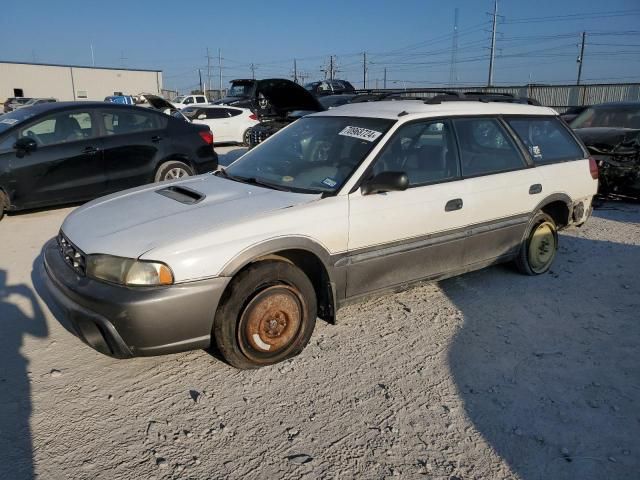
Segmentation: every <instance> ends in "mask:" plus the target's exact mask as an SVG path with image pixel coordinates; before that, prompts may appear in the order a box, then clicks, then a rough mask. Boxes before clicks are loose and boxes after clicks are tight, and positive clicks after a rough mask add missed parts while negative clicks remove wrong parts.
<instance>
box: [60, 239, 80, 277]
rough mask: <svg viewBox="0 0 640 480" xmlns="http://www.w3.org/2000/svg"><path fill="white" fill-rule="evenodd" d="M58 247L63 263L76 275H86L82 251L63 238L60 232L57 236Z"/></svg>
mask: <svg viewBox="0 0 640 480" xmlns="http://www.w3.org/2000/svg"><path fill="white" fill-rule="evenodd" d="M57 240H58V247H59V248H60V253H62V258H64V261H65V262H66V263H67V264H68V265H69V266H70V267H71V268H73V270H75V272H76V273H78V274H80V275H82V276H84V275H85V274H86V265H87V264H86V257H85V254H84V253H82V251H81V250H80V249H79V248H77V247H76V246H75V245H74V244H73V243H71V242H70V241H69V239H68V238H67V237H65V235H64V233H62V230H61V231H60V233H59V234H58V238H57Z"/></svg>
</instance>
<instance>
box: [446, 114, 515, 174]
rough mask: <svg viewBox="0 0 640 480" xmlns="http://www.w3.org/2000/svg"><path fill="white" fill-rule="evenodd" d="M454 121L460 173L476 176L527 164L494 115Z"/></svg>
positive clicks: (513, 168)
mask: <svg viewBox="0 0 640 480" xmlns="http://www.w3.org/2000/svg"><path fill="white" fill-rule="evenodd" d="M453 124H454V126H455V129H456V133H457V135H458V142H459V143H460V161H461V163H462V175H463V176H465V177H475V176H478V175H489V174H491V173H498V172H506V171H509V170H517V169H519V168H524V167H525V166H526V164H525V162H524V159H523V158H522V155H521V154H520V152H519V151H518V148H517V147H516V145H515V142H514V141H513V139H512V138H511V136H510V135H509V134H508V133H507V131H506V130H505V129H504V127H503V126H502V125H501V124H500V122H499V121H498V120H497V119H495V118H459V119H455V120H453Z"/></svg>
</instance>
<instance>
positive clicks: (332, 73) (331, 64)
mask: <svg viewBox="0 0 640 480" xmlns="http://www.w3.org/2000/svg"><path fill="white" fill-rule="evenodd" d="M334 68H335V67H334V65H333V55H331V56H330V57H329V80H333V76H334V75H335V72H334Z"/></svg>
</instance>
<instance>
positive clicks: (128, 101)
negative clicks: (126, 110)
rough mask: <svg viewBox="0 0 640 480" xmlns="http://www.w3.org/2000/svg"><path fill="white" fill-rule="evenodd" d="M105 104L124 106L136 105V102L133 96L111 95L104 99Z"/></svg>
mask: <svg viewBox="0 0 640 480" xmlns="http://www.w3.org/2000/svg"><path fill="white" fill-rule="evenodd" d="M104 101H105V102H109V103H120V104H122V105H135V104H136V101H135V99H134V98H133V97H132V96H131V95H109V96H108V97H105V98H104Z"/></svg>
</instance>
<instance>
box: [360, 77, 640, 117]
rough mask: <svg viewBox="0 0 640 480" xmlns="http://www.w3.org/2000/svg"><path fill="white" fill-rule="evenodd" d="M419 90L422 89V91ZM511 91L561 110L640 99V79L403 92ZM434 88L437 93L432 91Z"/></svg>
mask: <svg viewBox="0 0 640 480" xmlns="http://www.w3.org/2000/svg"><path fill="white" fill-rule="evenodd" d="M418 90H419V91H418ZM438 90H439V91H442V90H448V91H453V92H462V93H464V92H482V93H510V94H512V95H515V96H517V97H530V98H534V99H536V100H538V101H539V102H540V103H541V104H542V105H545V106H547V107H552V108H554V109H556V110H557V111H558V112H559V113H562V112H564V111H565V110H567V108H569V107H573V106H580V105H593V104H596V103H605V102H622V101H632V102H640V83H603V84H593V85H521V86H509V87H451V88H448V87H441V88H420V89H417V88H413V89H412V88H407V89H404V90H402V91H403V92H407V93H412V91H413V92H414V93H412V95H415V96H418V97H424V98H431V97H433V96H435V95H437V91H438ZM370 91H371V92H385V91H397V89H387V90H385V89H377V90H370ZM430 91H432V92H433V93H431V92H430Z"/></svg>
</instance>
